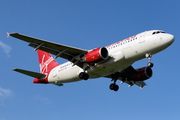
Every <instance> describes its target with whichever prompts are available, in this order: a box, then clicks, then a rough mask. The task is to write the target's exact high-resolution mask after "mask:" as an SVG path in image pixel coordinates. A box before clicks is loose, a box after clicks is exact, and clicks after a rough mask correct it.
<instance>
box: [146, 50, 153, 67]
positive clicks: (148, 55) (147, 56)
mask: <svg viewBox="0 0 180 120" xmlns="http://www.w3.org/2000/svg"><path fill="white" fill-rule="evenodd" d="M151 57H152V55H151V54H150V53H148V54H146V58H147V59H148V64H147V66H148V67H153V66H154V64H153V63H151Z"/></svg>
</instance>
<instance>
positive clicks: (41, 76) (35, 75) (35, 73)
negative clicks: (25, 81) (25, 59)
mask: <svg viewBox="0 0 180 120" xmlns="http://www.w3.org/2000/svg"><path fill="white" fill-rule="evenodd" d="M13 70H14V71H16V72H19V73H22V74H25V75H28V76H31V77H34V78H44V77H46V75H45V74H41V73H37V72H32V71H28V70H23V69H17V68H15V69H13Z"/></svg>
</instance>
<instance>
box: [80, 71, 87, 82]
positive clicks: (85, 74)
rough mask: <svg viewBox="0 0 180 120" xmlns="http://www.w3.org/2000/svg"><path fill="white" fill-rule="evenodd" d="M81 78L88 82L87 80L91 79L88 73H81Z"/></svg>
mask: <svg viewBox="0 0 180 120" xmlns="http://www.w3.org/2000/svg"><path fill="white" fill-rule="evenodd" d="M79 78H80V79H84V80H87V79H88V78H89V75H88V74H87V73H85V72H81V73H80V74H79Z"/></svg>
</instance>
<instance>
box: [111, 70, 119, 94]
mask: <svg viewBox="0 0 180 120" xmlns="http://www.w3.org/2000/svg"><path fill="white" fill-rule="evenodd" d="M119 76H120V73H119V72H116V73H114V74H113V77H112V80H111V81H114V83H112V84H110V86H109V88H110V89H111V90H114V91H118V90H119V86H118V85H117V84H116V81H117V79H118V78H119Z"/></svg>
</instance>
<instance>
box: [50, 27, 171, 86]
mask: <svg viewBox="0 0 180 120" xmlns="http://www.w3.org/2000/svg"><path fill="white" fill-rule="evenodd" d="M156 31H158V30H152V31H146V32H142V33H140V34H137V35H135V36H132V37H130V38H127V39H124V40H122V41H119V42H117V43H114V44H112V45H109V46H107V47H106V48H107V50H108V53H109V58H108V59H107V60H105V61H103V62H100V63H97V64H96V65H94V66H90V68H89V69H88V70H87V71H86V72H87V73H88V74H89V78H90V79H92V78H98V77H103V76H107V75H109V74H112V73H115V72H117V71H122V70H123V69H124V68H127V67H128V66H130V65H132V64H133V63H134V62H135V61H137V60H140V59H143V58H145V54H147V53H150V54H155V53H157V52H160V51H162V50H164V49H165V48H167V47H168V46H170V45H171V44H172V43H173V41H174V36H173V35H171V34H167V33H154V34H153V32H156ZM83 71H84V70H83V69H82V68H80V67H79V66H77V65H73V63H71V62H66V63H64V64H62V65H59V66H57V67H55V68H54V69H53V70H52V71H51V72H50V73H49V75H48V82H49V83H67V82H74V81H79V80H81V79H80V78H79V73H80V72H83Z"/></svg>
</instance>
